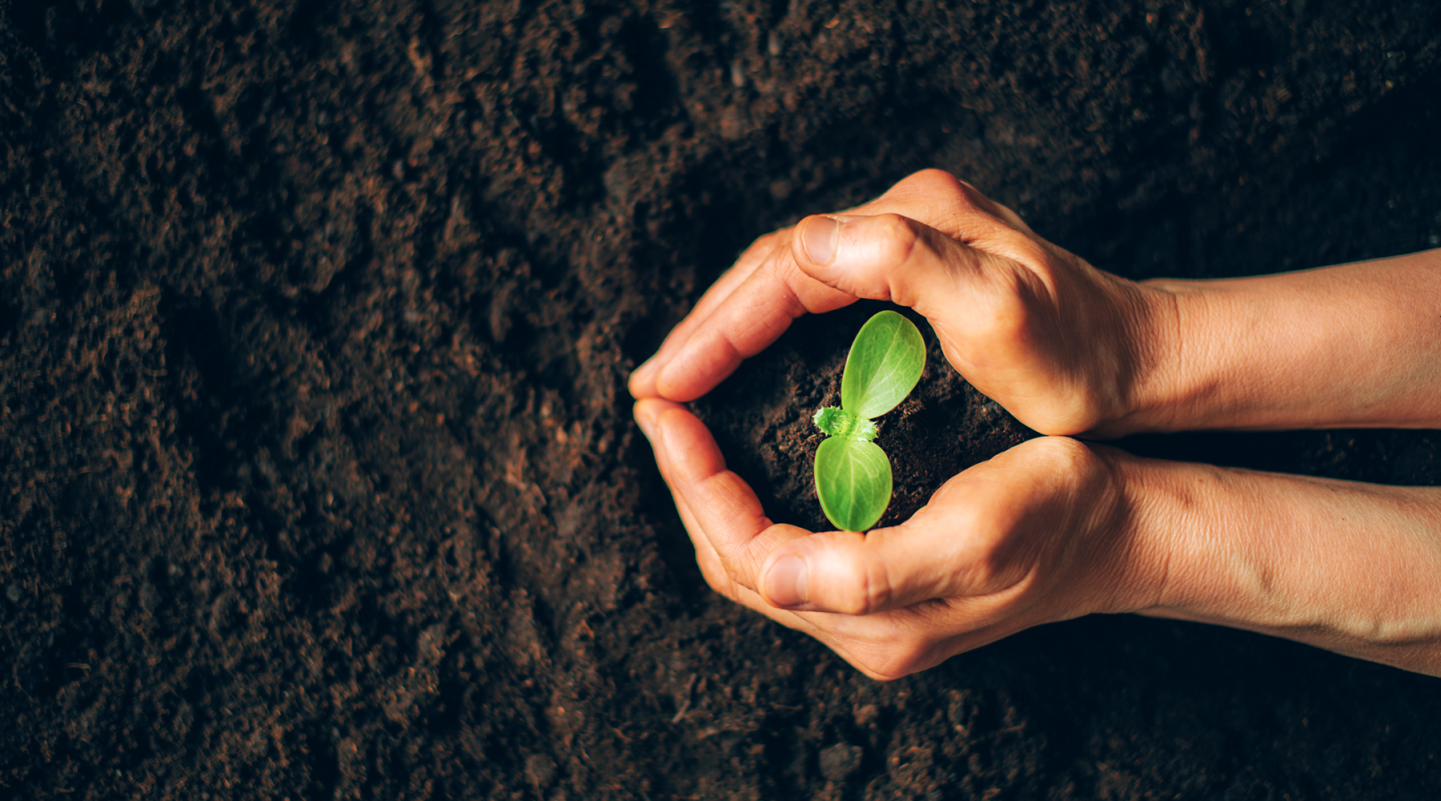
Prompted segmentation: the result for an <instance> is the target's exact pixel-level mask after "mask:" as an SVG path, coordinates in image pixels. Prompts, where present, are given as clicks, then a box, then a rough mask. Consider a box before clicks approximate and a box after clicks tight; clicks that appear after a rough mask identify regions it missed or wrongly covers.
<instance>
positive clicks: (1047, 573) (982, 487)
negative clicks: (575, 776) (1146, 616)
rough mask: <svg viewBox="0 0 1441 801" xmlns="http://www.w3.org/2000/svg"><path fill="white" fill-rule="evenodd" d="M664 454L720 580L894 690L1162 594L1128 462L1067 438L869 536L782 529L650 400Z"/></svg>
mask: <svg viewBox="0 0 1441 801" xmlns="http://www.w3.org/2000/svg"><path fill="white" fill-rule="evenodd" d="M635 416H636V420H637V421H638V422H639V423H640V426H641V429H642V430H643V431H644V432H645V433H646V436H647V437H648V438H649V439H650V442H651V444H652V446H653V447H654V449H655V456H656V462H657V464H658V465H659V467H660V470H661V474H662V476H663V477H664V478H665V481H666V484H667V485H668V486H669V487H670V490H671V493H672V495H673V497H674V499H675V504H676V508H677V509H678V510H679V512H680V517H681V520H682V522H683V523H684V524H685V527H686V529H687V531H689V533H690V537H691V540H692V541H693V542H694V544H695V549H696V556H697V561H698V562H699V564H700V567H701V572H702V573H703V574H704V575H705V578H706V581H707V582H708V583H709V584H710V586H711V587H712V588H714V589H715V590H716V591H717V592H720V593H721V594H723V595H725V596H726V597H728V598H730V599H731V600H733V601H736V602H739V603H741V604H744V605H745V606H748V607H750V608H751V609H754V610H756V611H758V612H760V613H762V614H764V615H766V616H767V617H770V618H772V619H774V620H776V621H778V622H780V623H782V624H784V625H786V626H789V627H791V628H794V629H799V630H801V631H805V632H807V633H809V634H811V635H812V636H814V637H816V638H817V639H819V640H820V641H821V642H822V643H824V644H825V645H827V646H828V647H830V648H831V649H832V650H834V651H835V652H836V653H837V654H839V655H840V656H841V657H843V658H844V659H846V660H847V661H848V662H850V663H851V664H853V665H855V666H856V667H857V668H859V669H860V670H861V671H862V672H864V673H866V674H867V675H869V676H871V677H872V678H877V679H893V678H898V677H900V676H904V675H907V674H909V673H913V672H916V671H919V670H924V669H925V668H928V667H930V666H932V665H936V664H938V663H940V662H941V661H943V660H945V659H946V658H948V657H950V656H952V655H954V654H957V653H960V652H962V651H966V650H970V649H972V648H976V647H979V646H981V645H984V644H986V643H989V642H992V641H995V640H998V639H1000V638H1002V637H1005V636H1007V635H1010V634H1013V633H1015V632H1017V631H1020V630H1022V629H1025V628H1028V627H1030V626H1035V625H1039V624H1042V623H1048V622H1053V621H1059V620H1065V619H1069V618H1074V617H1079V616H1081V615H1084V614H1088V613H1093V612H1123V611H1133V610H1136V609H1140V608H1144V607H1145V606H1147V605H1148V604H1149V603H1151V602H1152V601H1153V600H1154V597H1155V595H1156V593H1157V592H1159V589H1158V588H1155V587H1148V586H1145V584H1146V582H1145V580H1144V579H1142V578H1141V577H1142V576H1146V575H1154V574H1155V571H1154V570H1150V569H1146V570H1143V569H1141V568H1140V567H1139V566H1140V565H1141V564H1143V563H1145V562H1146V561H1147V560H1148V559H1151V558H1152V555H1151V554H1147V553H1145V552H1144V551H1145V549H1144V548H1143V547H1141V546H1140V545H1138V540H1137V539H1136V538H1135V537H1134V536H1132V534H1131V532H1130V530H1129V528H1128V523H1127V521H1128V520H1129V516H1130V510H1129V506H1128V503H1129V502H1128V500H1127V498H1126V496H1125V492H1124V490H1123V484H1122V482H1121V481H1119V480H1118V479H1117V477H1116V471H1115V470H1114V464H1113V460H1115V459H1124V458H1127V457H1125V455H1124V454H1121V453H1120V452H1119V451H1115V450H1113V449H1110V448H1105V447H1102V446H1094V447H1093V446H1090V445H1086V444H1082V443H1080V442H1077V441H1076V440H1072V439H1068V438H1064V437H1042V438H1039V439H1033V440H1030V441H1028V442H1025V443H1023V444H1021V445H1018V446H1016V447H1015V448H1013V449H1011V450H1009V451H1006V452H1005V453H1002V454H1000V455H999V456H996V457H995V458H993V459H991V460H990V461H987V462H983V463H981V464H979V465H976V466H974V467H972V468H970V469H968V470H966V471H965V472H963V473H961V474H960V475H958V476H956V477H955V478H953V479H951V480H950V481H948V482H947V483H946V484H945V485H944V486H942V487H941V489H940V490H938V491H937V492H936V493H935V495H933V496H932V497H931V500H930V503H929V504H928V505H927V506H925V507H924V508H923V509H921V510H920V511H919V512H917V513H916V514H915V516H913V517H912V518H911V519H910V520H907V521H906V522H904V523H902V524H900V525H898V526H894V527H891V528H881V529H875V530H873V531H871V532H870V533H869V534H864V535H863V534H858V533H854V532H843V531H830V532H817V533H812V532H809V531H806V530H805V529H801V528H798V527H796V526H790V525H785V524H774V523H772V522H771V521H770V520H769V519H768V518H767V517H766V516H765V513H764V511H763V510H762V509H761V505H760V501H759V500H758V499H757V498H756V495H755V493H754V492H753V491H752V490H751V488H750V487H749V486H748V485H747V484H746V483H745V482H744V481H743V480H741V478H740V477H739V476H737V475H736V474H735V473H733V472H731V471H729V470H727V469H726V467H725V461H724V459H723V458H722V456H721V454H720V451H719V449H718V448H717V447H716V443H715V440H714V439H713V438H712V437H711V434H710V432H709V431H708V430H707V429H706V427H705V425H704V424H702V423H701V422H700V420H699V419H697V418H696V417H695V416H694V415H692V414H691V413H690V412H689V411H687V410H686V408H685V407H684V406H681V405H680V404H678V403H675V402H672V401H667V400H663V399H644V400H641V401H639V402H637V403H636V407H635Z"/></svg>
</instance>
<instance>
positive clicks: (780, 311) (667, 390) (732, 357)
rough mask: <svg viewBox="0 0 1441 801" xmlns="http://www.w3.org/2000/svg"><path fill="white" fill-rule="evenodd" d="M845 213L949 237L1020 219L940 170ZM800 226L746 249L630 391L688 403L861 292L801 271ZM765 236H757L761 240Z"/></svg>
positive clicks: (635, 378)
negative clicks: (988, 222) (894, 218)
mask: <svg viewBox="0 0 1441 801" xmlns="http://www.w3.org/2000/svg"><path fill="white" fill-rule="evenodd" d="M845 213H846V214H862V215H874V214H883V213H895V214H901V215H903V216H906V217H910V218H912V219H915V220H918V221H921V222H923V223H926V224H927V225H930V226H932V227H934V228H936V229H937V230H940V231H941V232H942V233H945V234H946V235H948V236H962V237H964V236H965V235H966V234H967V232H968V231H969V230H970V229H972V228H974V227H975V225H976V224H977V219H978V218H985V219H990V218H991V217H997V216H998V217H1001V218H1005V219H1010V218H1015V222H1017V223H1019V218H1017V217H1015V214H1014V213H1013V212H1010V210H1009V209H1005V208H1004V207H1002V206H1000V205H999V204H996V203H994V202H992V201H990V200H989V199H987V198H986V197H985V196H984V195H982V194H980V193H979V192H977V191H976V190H975V189H974V188H973V187H971V186H970V185H969V184H965V183H963V182H961V181H959V180H957V179H956V178H955V177H954V176H951V175H949V174H947V173H944V172H941V171H939V170H923V171H921V172H919V173H916V174H914V175H911V176H909V177H907V178H906V179H904V180H902V181H900V182H899V183H897V184H896V185H895V186H893V187H891V189H889V190H888V191H887V192H886V193H885V194H884V195H881V196H880V197H878V198H876V199H874V200H872V201H870V202H868V203H865V204H863V205H861V206H858V207H856V208H854V209H851V210H849V211H847V212H845ZM978 215H979V217H978ZM1021 224H1022V225H1023V223H1021ZM794 230H795V229H793V228H792V229H786V230H785V231H781V232H777V233H776V234H773V235H772V236H774V237H775V239H774V241H773V242H772V243H771V244H770V247H769V250H768V251H766V252H763V253H761V254H760V255H759V257H758V258H757V259H756V260H755V261H754V262H747V259H748V258H749V257H751V256H752V255H753V253H755V251H756V246H752V249H751V250H748V251H747V252H746V255H745V256H743V257H742V261H741V263H738V264H737V265H736V267H735V268H733V269H732V270H731V272H729V273H727V274H726V275H725V276H723V277H722V278H721V280H720V281H718V282H717V283H716V285H715V286H713V287H712V288H711V290H710V291H708V292H707V293H706V295H705V297H703V298H702V299H701V302H700V303H699V304H698V305H697V306H696V308H695V310H694V311H692V312H691V314H690V315H688V316H687V317H686V319H685V320H684V321H683V322H682V323H681V324H680V325H679V326H677V327H676V329H675V331H673V332H672V333H671V335H670V336H669V337H667V338H666V341H665V344H664V345H662V347H661V350H660V352H658V353H657V354H656V355H655V356H654V357H652V358H651V360H650V361H648V362H647V363H646V364H645V365H642V367H641V368H640V369H639V370H637V371H636V373H635V375H634V376H633V377H632V379H631V385H630V386H631V394H632V395H634V396H635V397H637V398H642V397H660V398H667V399H669V400H674V401H682V402H684V401H690V400H694V399H696V398H699V397H700V396H702V395H704V394H705V393H707V392H709V391H710V390H711V389H713V388H714V387H715V386H716V385H717V384H719V383H720V382H721V381H723V380H725V378H726V377H727V376H729V375H730V374H731V373H732V372H734V371H735V369H736V368H737V367H739V366H740V363H741V361H743V360H744V359H747V358H749V357H751V356H754V355H755V354H757V353H759V352H760V351H762V350H764V349H765V348H766V347H767V346H768V345H770V344H771V343H772V342H774V341H776V339H778V338H779V337H780V336H781V334H783V333H785V331H786V329H787V328H789V327H790V324H791V321H793V320H795V319H796V318H797V317H799V316H801V315H802V314H805V313H807V312H810V313H813V314H814V313H821V312H827V311H834V310H835V309H839V308H841V307H843V306H847V305H849V304H851V303H854V302H855V301H856V300H857V297H856V296H855V295H852V294H850V293H848V292H844V291H841V290H838V289H835V288H833V287H831V286H828V285H826V284H824V283H821V282H820V281H817V280H816V279H814V278H811V277H810V276H808V275H806V274H805V273H804V272H803V271H801V269H800V268H799V267H798V266H797V265H796V262H795V257H794V256H793V255H792V252H791V248H790V241H791V237H792V236H793V235H794ZM763 240H764V238H762V240H757V245H760V244H761V242H762V241H763ZM743 264H744V267H743V266H742V265H743ZM746 270H749V272H746Z"/></svg>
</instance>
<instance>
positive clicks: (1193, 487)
mask: <svg viewBox="0 0 1441 801" xmlns="http://www.w3.org/2000/svg"><path fill="white" fill-rule="evenodd" d="M1110 458H1111V459H1112V460H1113V462H1114V463H1115V464H1116V465H1117V468H1118V469H1117V475H1118V476H1119V477H1120V481H1121V482H1122V484H1123V485H1124V486H1125V487H1126V488H1127V489H1126V494H1127V495H1128V497H1130V498H1131V503H1130V504H1129V506H1130V513H1129V515H1128V517H1129V520H1130V526H1131V527H1132V529H1133V531H1135V532H1136V535H1135V536H1136V541H1137V542H1140V543H1144V545H1142V546H1140V548H1139V549H1138V553H1139V554H1144V555H1143V556H1140V557H1139V558H1138V559H1137V560H1136V561H1135V562H1134V565H1135V567H1134V570H1135V572H1134V573H1133V574H1132V575H1133V576H1134V584H1135V586H1147V585H1149V586H1151V587H1153V588H1154V596H1153V598H1152V600H1150V601H1148V602H1145V603H1144V604H1143V605H1142V606H1140V607H1139V608H1137V609H1136V610H1135V611H1137V612H1140V613H1141V614H1146V615H1153V616H1157V617H1170V618H1179V619H1183V620H1194V621H1200V622H1205V623H1217V624H1221V625H1226V626H1231V627H1234V628H1242V629H1247V630H1250V631H1256V632H1261V633H1264V634H1271V635H1275V636H1278V637H1285V638H1287V639H1291V640H1296V641H1299V642H1304V643H1308V644H1310V645H1315V646H1318V647H1320V648H1325V649H1327V650H1331V651H1336V652H1338V653H1343V654H1347V655H1350V656H1355V657H1359V658H1362V659H1367V660H1371V661H1374V662H1382V663H1385V664H1388V665H1394V666H1396V667H1400V668H1404V669H1406V670H1413V671H1417V672H1420V673H1427V674H1430V675H1433V676H1441V489H1436V488H1431V487H1424V488H1422V487H1384V486H1376V485H1372V484H1361V483H1356V482H1349V481H1334V480H1329V479H1320V478H1308V477H1301V476H1288V475H1278V474H1273V473H1259V472H1253V471H1247V470H1230V469H1223V468H1217V467H1211V466H1208V465H1197V464H1181V463H1175V462H1163V461H1156V460H1150V459H1138V458H1136V457H1132V456H1128V455H1125V454H1121V453H1120V452H1118V451H1113V452H1112V453H1111V456H1110Z"/></svg>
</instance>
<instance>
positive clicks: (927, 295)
mask: <svg viewBox="0 0 1441 801" xmlns="http://www.w3.org/2000/svg"><path fill="white" fill-rule="evenodd" d="M1008 230H1009V229H1008ZM1012 234H1013V235H1014V236H1018V237H1019V236H1021V235H1020V234H1016V233H1015V232H1014V231H1012ZM791 253H792V255H793V257H794V258H795V261H796V265H797V266H798V267H799V268H800V270H801V271H802V272H804V273H805V274H806V275H809V276H811V277H812V278H815V279H816V280H817V281H820V282H822V283H824V284H826V285H828V286H831V287H834V288H835V289H837V290H839V291H841V292H845V293H847V294H851V295H855V296H857V297H862V298H870V299H872V300H888V301H891V302H892V303H897V304H900V305H902V306H908V307H910V308H913V309H915V310H916V311H918V312H920V313H921V314H923V315H925V316H926V318H928V319H930V320H931V322H932V324H936V323H941V324H944V323H946V322H947V321H949V320H951V319H952V318H956V317H957V316H958V315H961V316H964V317H965V318H968V319H975V318H977V317H978V316H979V315H978V313H985V312H987V311H989V310H988V309H987V308H985V307H986V306H989V305H991V304H992V303H993V302H994V299H995V298H997V297H1007V296H1014V293H997V292H995V291H994V290H993V287H994V286H995V285H996V283H997V282H998V281H999V280H1003V279H1007V278H1010V277H1012V276H1015V275H1016V271H1014V270H1013V269H1010V267H1009V265H1008V264H1007V263H1005V262H1004V261H1002V260H999V259H997V258H996V257H995V256H992V255H991V254H990V253H988V252H986V251H984V250H979V249H977V248H974V247H971V246H969V245H966V244H963V243H962V242H959V241H957V240H955V239H953V238H951V237H949V236H947V235H945V234H944V233H943V232H941V231H938V230H936V229H934V228H932V227H930V226H928V225H926V224H924V223H921V222H918V221H917V220H914V219H911V218H909V217H905V216H902V215H899V214H881V215H874V216H864V217H857V216H850V215H845V216H829V217H827V216H815V217H807V218H805V219H804V220H801V222H800V224H799V225H798V226H797V227H796V236H795V237H794V239H793V241H792V244H791ZM978 305H979V306H980V307H981V308H978Z"/></svg>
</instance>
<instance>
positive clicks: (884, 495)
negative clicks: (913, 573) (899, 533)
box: [816, 437, 891, 531]
mask: <svg viewBox="0 0 1441 801" xmlns="http://www.w3.org/2000/svg"><path fill="white" fill-rule="evenodd" d="M816 495H817V496H819V497H820V500H821V511H823V512H825V513H826V517H827V518H828V519H829V520H830V521H831V524H832V525H834V526H835V527H836V528H838V529H842V530H844V531H865V530H866V529H869V528H870V527H871V526H874V525H875V524H876V521H877V520H880V519H881V515H883V514H885V512H886V507H887V506H889V505H890V503H891V460H890V459H888V458H887V457H886V452H885V451H883V450H881V449H880V446H878V445H876V444H875V443H874V442H865V441H862V440H855V439H843V438H841V437H829V438H827V439H826V440H825V441H824V442H822V443H821V446H820V448H818V449H817V450H816Z"/></svg>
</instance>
